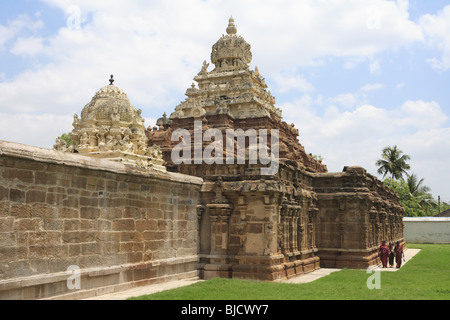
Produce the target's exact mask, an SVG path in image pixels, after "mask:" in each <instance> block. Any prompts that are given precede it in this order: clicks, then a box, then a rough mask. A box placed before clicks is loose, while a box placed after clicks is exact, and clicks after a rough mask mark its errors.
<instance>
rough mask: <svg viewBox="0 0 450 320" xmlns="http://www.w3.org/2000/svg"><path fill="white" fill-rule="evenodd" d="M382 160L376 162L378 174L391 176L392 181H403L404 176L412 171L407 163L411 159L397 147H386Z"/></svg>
mask: <svg viewBox="0 0 450 320" xmlns="http://www.w3.org/2000/svg"><path fill="white" fill-rule="evenodd" d="M381 157H382V158H381V159H380V160H378V161H377V162H376V166H377V167H378V174H380V175H383V178H385V177H386V175H388V174H389V175H390V176H391V178H392V179H396V180H399V179H402V178H403V174H405V173H407V170H409V169H411V167H410V165H409V164H408V163H407V161H409V160H411V157H410V156H408V155H406V154H403V151H401V150H400V149H399V148H398V147H397V146H394V147H386V148H384V149H383V153H382V155H381Z"/></svg>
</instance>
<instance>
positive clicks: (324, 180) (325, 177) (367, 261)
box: [314, 167, 405, 269]
mask: <svg viewBox="0 0 450 320" xmlns="http://www.w3.org/2000/svg"><path fill="white" fill-rule="evenodd" d="M314 190H315V191H316V192H317V198H318V208H319V212H318V214H317V226H318V227H317V228H318V230H316V232H317V235H316V245H317V248H318V249H319V257H320V266H321V267H323V268H355V269H364V268H368V267H370V266H372V265H376V264H379V263H380V259H379V256H378V249H379V246H380V244H381V242H382V241H386V243H387V244H395V243H396V242H397V241H400V242H401V243H402V244H404V240H405V238H404V232H403V214H404V209H403V208H402V207H401V206H400V203H399V198H398V195H397V194H395V193H394V192H393V191H391V190H389V189H388V188H387V187H385V186H383V184H382V183H381V181H379V180H377V179H376V178H375V177H373V176H371V175H370V174H367V172H366V170H365V169H364V168H361V167H349V168H346V169H345V171H344V172H342V173H327V174H315V176H314Z"/></svg>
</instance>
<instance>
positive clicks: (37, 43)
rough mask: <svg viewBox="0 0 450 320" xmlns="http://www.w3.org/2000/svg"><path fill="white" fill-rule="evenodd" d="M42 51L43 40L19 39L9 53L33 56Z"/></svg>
mask: <svg viewBox="0 0 450 320" xmlns="http://www.w3.org/2000/svg"><path fill="white" fill-rule="evenodd" d="M43 49H44V44H43V38H41V37H28V38H19V39H17V41H16V43H15V44H14V46H13V48H12V49H11V53H13V54H17V55H27V56H34V55H36V54H38V53H41V52H42V50H43Z"/></svg>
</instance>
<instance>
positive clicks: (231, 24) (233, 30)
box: [227, 17, 237, 35]
mask: <svg viewBox="0 0 450 320" xmlns="http://www.w3.org/2000/svg"><path fill="white" fill-rule="evenodd" d="M227 33H228V34H230V35H231V34H236V33H237V28H236V24H235V23H234V19H233V17H231V18H230V20H229V21H228V28H227Z"/></svg>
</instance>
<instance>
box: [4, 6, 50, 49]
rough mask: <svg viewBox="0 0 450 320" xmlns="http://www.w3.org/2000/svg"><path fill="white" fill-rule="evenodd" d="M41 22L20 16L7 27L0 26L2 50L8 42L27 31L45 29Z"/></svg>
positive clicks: (24, 15) (26, 16)
mask: <svg viewBox="0 0 450 320" xmlns="http://www.w3.org/2000/svg"><path fill="white" fill-rule="evenodd" d="M43 25H44V24H43V22H42V21H41V20H37V21H33V20H31V18H30V17H29V16H28V15H26V14H23V15H20V16H18V17H17V18H15V19H14V20H12V21H10V22H9V23H8V24H7V25H1V24H0V48H2V47H3V46H4V45H5V44H6V43H7V42H8V41H10V40H11V39H13V38H14V37H16V36H17V35H18V34H20V33H21V32H22V31H24V30H27V31H31V32H36V31H38V30H40V29H41V28H42V27H43Z"/></svg>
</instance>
